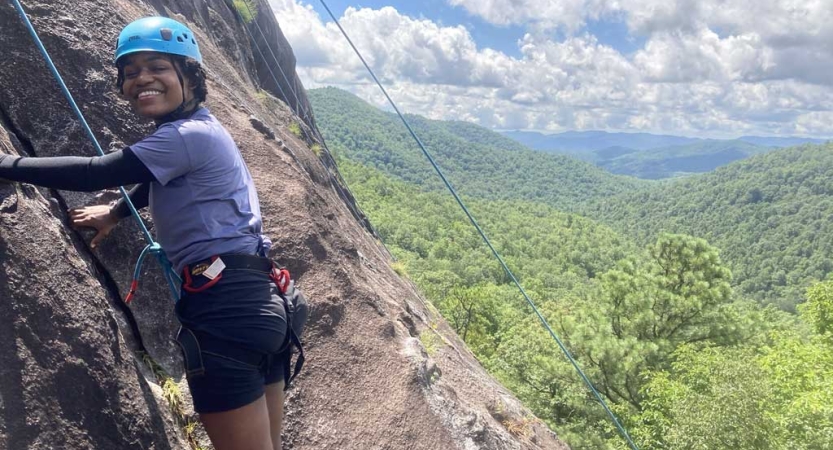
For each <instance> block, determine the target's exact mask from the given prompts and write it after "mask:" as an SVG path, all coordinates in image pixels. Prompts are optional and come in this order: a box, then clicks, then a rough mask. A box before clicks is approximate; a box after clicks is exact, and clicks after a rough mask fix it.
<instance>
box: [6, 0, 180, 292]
mask: <svg viewBox="0 0 833 450" xmlns="http://www.w3.org/2000/svg"><path fill="white" fill-rule="evenodd" d="M12 2H13V3H14V6H15V8H16V9H17V12H18V13H19V14H20V17H21V19H23V22H24V24H25V25H26V28H28V29H29V34H31V35H32V39H34V41H35V45H37V47H38V50H40V52H41V54H42V55H43V58H44V59H45V60H46V64H47V65H48V66H49V70H50V71H51V72H52V76H54V77H55V80H57V81H58V84H59V85H60V86H61V91H63V93H64V96H65V97H66V98H67V100H68V101H69V104H70V107H72V110H73V112H74V113H75V115H76V116H77V117H78V120H79V121H81V125H82V126H83V127H84V131H85V132H86V133H87V137H88V138H89V139H90V141H92V143H93V145H94V146H95V149H96V151H97V152H98V154H99V155H100V156H104V150H102V149H101V145H99V143H98V140H97V139H96V138H95V135H94V134H93V131H92V129H90V126H89V125H88V124H87V120H86V119H84V115H83V114H82V113H81V110H80V109H79V108H78V105H77V104H76V103H75V99H73V98H72V94H71V93H70V92H69V88H67V85H66V83H64V79H63V78H62V77H61V74H60V73H59V72H58V69H57V68H56V67H55V63H53V62H52V58H51V57H50V56H49V52H47V51H46V48H45V47H44V46H43V42H41V40H40V37H39V36H38V32H37V31H36V30H35V27H34V26H33V25H32V22H30V21H29V16H27V15H26V11H24V10H23V5H21V4H20V1H19V0H12ZM119 191H120V192H121V195H122V197H124V201H125V202H126V203H127V206H128V207H129V208H130V212H131V213H132V214H133V217H134V218H135V219H136V222H137V223H138V224H139V228H140V229H141V230H142V233H143V234H144V235H145V238H146V239H147V240H148V242H150V245H148V247H147V248H146V249H145V251H148V250H151V249H154V250H155V251H154V252H153V253H154V254H155V255H156V257H157V258H158V259H159V263H160V264H162V267H163V268H164V269H165V278H166V279H167V280H168V285H169V287H170V288H171V293H172V294H173V296H174V299H176V300H178V299H179V289H178V288H177V286H176V285H174V282H173V278H172V277H171V273H173V268H172V267H171V263H170V261H168V258H166V257H165V254H164V253H163V252H162V249H161V247H159V244H157V243H156V242H155V241H154V240H153V237H151V235H150V232H149V231H148V229H147V227H146V226H145V223H144V222H143V221H142V218H141V217H140V216H139V212H138V211H137V210H136V207H135V206H133V202H131V201H130V197H129V196H128V195H127V191H126V190H125V189H124V187H122V186H119ZM156 249H158V250H156ZM145 251H143V252H142V254H144V253H145ZM143 259H144V258H140V260H139V265H141V261H142V260H143ZM137 270H139V268H138V267H137ZM169 272H171V273H169ZM173 276H174V277H176V274H175V273H174V274H173ZM136 279H137V280H138V278H136Z"/></svg>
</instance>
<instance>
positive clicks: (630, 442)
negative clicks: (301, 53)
mask: <svg viewBox="0 0 833 450" xmlns="http://www.w3.org/2000/svg"><path fill="white" fill-rule="evenodd" d="M319 1H320V2H321V4H322V5H323V6H324V9H326V10H327V13H328V14H329V15H330V17H331V18H332V19H333V21H334V22H335V24H336V26H338V29H339V30H341V33H342V34H343V35H344V38H345V39H347V42H348V43H349V44H350V46H351V47H353V51H354V52H356V55H357V56H358V57H359V59H361V61H362V63H363V64H364V67H365V68H366V69H367V71H368V72H369V73H370V76H371V77H373V80H374V81H375V82H376V84H377V85H378V86H379V89H381V90H382V93H383V94H384V95H385V97H386V98H387V99H388V102H389V103H390V105H391V106H392V107H393V109H394V111H396V114H397V115H399V118H400V119H402V123H404V124H405V127H406V128H407V129H408V132H410V134H411V137H413V138H414V140H415V141H416V143H417V145H419V148H420V149H422V153H423V154H425V156H426V157H427V158H428V161H429V162H430V163H431V165H432V166H434V170H436V172H437V174H439V176H440V178H442V180H443V183H445V186H446V187H447V188H448V190H449V191H450V192H451V195H453V196H454V199H455V200H456V201H457V204H459V205H460V207H461V208H462V209H463V212H465V213H466V216H467V217H468V218H469V220H470V221H471V223H472V225H474V227H475V228H476V229H477V232H478V233H480V237H482V238H483V241H484V242H485V243H486V245H487V246H488V247H489V249H490V250H491V251H492V254H493V255H494V256H495V258H497V260H498V261H499V262H500V265H501V266H502V267H503V270H504V271H505V272H506V274H507V275H508V276H509V278H511V279H512V282H513V283H514V284H515V286H517V287H518V290H520V291H521V294H522V295H523V297H524V298H525V299H526V301H527V303H528V304H529V306H530V307H531V308H532V310H533V311H535V314H536V315H537V316H538V319H540V320H541V323H542V324H543V325H544V327H545V328H546V329H547V331H548V332H549V334H550V336H552V338H553V339H554V340H555V342H556V343H557V344H558V347H559V348H560V349H561V351H562V352H563V353H564V355H565V356H566V357H567V359H568V360H569V361H570V364H572V365H573V368H575V369H576V371H577V372H578V374H579V376H581V379H582V380H583V381H584V383H585V384H586V385H587V388H588V389H589V390H590V392H592V394H593V396H594V397H595V398H596V401H598V402H599V403H600V404H601V405H602V407H603V408H604V410H605V412H606V413H607V415H608V417H610V420H611V421H612V422H613V424H614V425H615V426H616V428H617V429H618V430H619V433H620V434H621V435H622V438H624V439H625V441H627V443H628V445H629V446H630V447H631V449H633V450H639V448H638V447H637V446H636V444H635V443H634V442H633V440H632V439H631V437H630V435H629V434H628V432H627V430H625V427H624V426H622V424H621V423H620V422H619V419H618V418H617V417H616V414H614V413H613V411H611V410H610V408H609V407H608V406H607V403H606V402H605V401H604V399H603V398H602V396H601V394H599V391H598V390H596V387H595V386H593V383H592V382H591V381H590V379H589V378H588V377H587V375H585V373H584V371H583V370H581V367H579V365H578V362H576V360H575V358H573V355H572V354H571V353H570V351H569V350H568V349H567V347H566V346H565V345H564V343H563V342H562V341H561V339H560V338H559V337H558V335H557V334H556V333H555V332H554V331H553V329H552V327H550V325H549V323H548V322H547V320H546V319H545V318H544V316H543V315H542V314H541V312H540V311H539V310H538V308H537V307H536V306H535V302H533V301H532V299H531V298H530V297H529V295H527V293H526V291H525V290H524V288H523V286H521V283H520V282H519V281H518V279H517V278H515V275H514V274H513V273H512V271H511V270H510V269H509V266H507V265H506V262H505V261H504V260H503V258H502V257H501V256H500V254H499V253H498V251H497V250H496V249H495V247H494V246H493V245H492V243H491V241H489V238H488V237H487V236H486V233H485V232H484V231H483V229H481V228H480V225H478V223H477V220H475V218H474V216H472V214H471V213H470V212H469V210H468V208H467V207H466V205H465V204H464V203H463V200H461V199H460V196H459V195H457V192H456V191H455V190H454V187H452V186H451V183H450V182H449V181H448V179H447V178H446V177H445V175H444V174H443V172H442V170H441V169H440V166H439V165H437V163H436V162H435V161H434V158H433V157H432V156H431V154H430V153H429V152H428V150H427V149H426V148H425V146H424V145H423V144H422V141H421V140H420V139H419V137H418V136H417V135H416V133H415V132H414V130H413V128H411V125H410V124H409V123H408V120H407V119H405V116H404V115H402V113H401V112H399V108H397V106H396V103H394V101H393V100H392V99H391V98H390V96H389V95H388V92H387V90H385V87H384V86H382V83H381V82H380V81H379V79H378V78H377V77H376V74H375V73H374V72H373V70H372V69H371V68H370V66H369V65H368V64H367V61H365V59H364V57H363V56H362V54H361V53H360V52H359V50H358V49H357V48H356V46H355V45H354V44H353V41H352V40H351V39H350V36H348V35H347V32H346V31H345V30H344V28H342V26H341V23H339V21H338V19H337V18H336V16H335V15H334V14H333V12H332V11H330V8H329V6H327V3H326V2H325V1H324V0H319Z"/></svg>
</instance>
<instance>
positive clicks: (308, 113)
mask: <svg viewBox="0 0 833 450" xmlns="http://www.w3.org/2000/svg"><path fill="white" fill-rule="evenodd" d="M243 4H244V5H245V6H246V10H247V11H248V13H249V16H250V17H255V14H254V13H253V11H252V10H251V8H249V4H248V2H243ZM241 20H242V17H241ZM253 22H254V24H255V26H256V27H257V30H258V32H260V36H261V37H262V38H263V42H264V43H265V44H266V48H267V49H268V50H269V53H270V54H271V55H272V60H273V61H275V66H276V67H277V68H278V71H279V72H280V73H281V75H282V76H283V79H284V81H286V85H287V87H288V88H289V90H290V92H291V93H292V95H293V97H295V106H296V110H293V109H292V106H291V105H290V101H289V97H288V96H287V95H286V93H285V92H284V90H283V88H282V87H281V84H280V83H279V82H278V78H277V77H276V76H275V72H274V71H273V70H272V67H271V66H270V65H269V61H267V60H266V56H265V55H264V54H263V51H261V50H260V46H259V45H258V42H257V39H255V37H254V35H253V34H252V32H251V31H250V30H249V27H248V26H246V25H245V20H243V23H244V25H243V28H244V29H245V30H246V33H247V34H248V36H249V39H250V40H251V41H252V46H254V48H255V50H257V53H258V54H259V55H260V58H261V59H262V60H263V63H264V64H265V65H266V69H268V71H269V74H270V75H271V76H272V80H273V81H274V82H275V86H277V87H278V91H279V92H280V93H281V96H283V98H284V99H286V104H287V106H289V109H290V111H292V112H293V114H295V115H296V116H297V117H298V118H300V119H301V120H302V122H303V121H304V120H306V121H310V123H307V125H308V126H309V127H310V130H311V131H312V132H313V134H314V136H313V137H314V138H315V139H313V138H312V137H310V135H309V134H308V133H307V132H306V130H305V128H304V127H303V126H301V132H302V133H304V136H306V139H307V141H308V142H313V143H314V142H315V141H316V139H317V140H318V142H319V143H320V144H321V145H322V146H323V147H324V149H325V150H327V156H328V157H329V158H330V160H331V161H332V163H333V164H336V163H335V160H333V159H332V156H331V155H332V152H330V148H329V147H328V146H327V142H326V140H324V136H323V135H322V134H321V131H320V130H319V129H318V125H317V124H316V122H315V112H314V111H312V110H311V109H309V110H307V109H306V108H304V107H303V103H302V102H301V101H300V97H299V96H298V92H297V90H296V88H297V85H295V83H294V82H293V83H290V81H289V78H288V77H287V76H286V72H285V71H284V70H283V68H282V67H281V63H280V61H278V57H277V56H276V55H275V52H274V50H272V45H271V44H270V43H269V39H268V38H267V37H266V34H265V33H263V30H262V29H261V28H260V25H258V23H257V21H256V20H254V19H253ZM296 80H297V78H293V81H296ZM298 110H300V112H301V113H303V117H301V115H300V114H299V111H298ZM335 175H336V177H337V178H338V181H339V183H341V184H338V183H336V189H338V190H339V191H341V190H342V185H343V186H344V189H347V191H348V192H349V193H350V197H352V198H353V199H355V198H356V196H355V195H353V193H352V192H350V188H349V187H348V186H347V181H345V180H344V178H343V177H342V176H341V173H340V172H339V171H338V170H336V171H335ZM342 194H343V192H342ZM345 196H346V195H345ZM346 203H347V205H348V207H349V208H350V209H351V210H352V211H353V214H354V216H355V217H356V218H357V219H359V218H360V217H367V215H366V214H364V212H362V211H361V208H360V207H358V205H354V204H353V203H352V202H346ZM356 208H358V211H357V210H356ZM364 224H365V225H367V226H369V227H370V229H371V230H372V233H373V235H374V236H376V237H377V238H378V239H379V242H380V243H381V244H382V246H383V247H384V248H385V251H387V253H388V255H389V256H390V257H391V258H393V259H394V260H395V259H396V257H395V256H394V255H393V253H392V252H391V251H390V249H388V246H387V245H385V243H384V242H382V240H381V237H380V235H379V232H378V231H377V230H376V227H374V226H373V224H372V223H371V222H370V221H369V220H366V221H365V222H364Z"/></svg>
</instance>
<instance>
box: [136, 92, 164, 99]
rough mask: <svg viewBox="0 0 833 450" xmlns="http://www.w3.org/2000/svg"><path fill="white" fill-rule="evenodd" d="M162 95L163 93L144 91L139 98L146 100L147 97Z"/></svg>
mask: <svg viewBox="0 0 833 450" xmlns="http://www.w3.org/2000/svg"><path fill="white" fill-rule="evenodd" d="M160 94H162V93H161V92H159V91H144V92H140V93H139V95H138V97H139V98H145V97H149V96H151V95H160Z"/></svg>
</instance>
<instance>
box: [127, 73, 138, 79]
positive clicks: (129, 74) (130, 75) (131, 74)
mask: <svg viewBox="0 0 833 450" xmlns="http://www.w3.org/2000/svg"><path fill="white" fill-rule="evenodd" d="M138 75H139V72H125V73H124V77H125V78H127V79H128V80H132V79H133V78H136V77H137V76H138Z"/></svg>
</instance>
